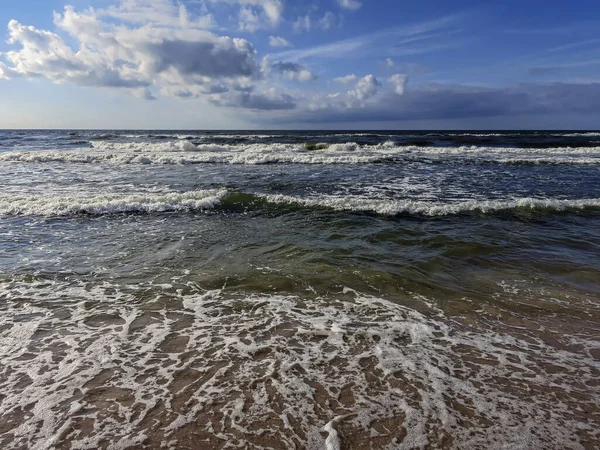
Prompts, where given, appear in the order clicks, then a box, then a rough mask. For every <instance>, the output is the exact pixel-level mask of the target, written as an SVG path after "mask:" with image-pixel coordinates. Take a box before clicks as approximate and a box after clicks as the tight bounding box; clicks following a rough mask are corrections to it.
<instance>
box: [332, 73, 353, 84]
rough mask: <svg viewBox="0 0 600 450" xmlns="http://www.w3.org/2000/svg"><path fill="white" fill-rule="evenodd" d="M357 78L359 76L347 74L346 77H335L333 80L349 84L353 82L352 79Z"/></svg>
mask: <svg viewBox="0 0 600 450" xmlns="http://www.w3.org/2000/svg"><path fill="white" fill-rule="evenodd" d="M356 78H357V76H356V75H354V74H352V75H346V76H345V77H337V78H334V79H333V81H335V82H336V83H343V84H347V83H351V82H352V81H354V80H356Z"/></svg>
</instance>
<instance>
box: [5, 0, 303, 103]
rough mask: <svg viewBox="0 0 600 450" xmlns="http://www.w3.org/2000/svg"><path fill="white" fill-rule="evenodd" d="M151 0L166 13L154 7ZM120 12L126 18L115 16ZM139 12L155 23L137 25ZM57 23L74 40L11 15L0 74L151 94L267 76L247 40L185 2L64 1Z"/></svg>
mask: <svg viewBox="0 0 600 450" xmlns="http://www.w3.org/2000/svg"><path fill="white" fill-rule="evenodd" d="M250 3H252V2H250ZM275 3H277V2H275ZM275 3H273V2H271V3H269V2H263V3H261V5H263V6H266V5H267V4H269V5H270V4H275ZM154 4H156V7H157V10H156V11H158V12H160V13H161V14H156V11H155V10H153V9H152V8H151V5H154ZM134 13H139V14H140V16H139V17H138V16H135V15H134ZM162 13H165V14H166V13H169V14H172V15H171V16H163V15H162ZM107 17H108V18H109V19H106V20H103V18H107ZM117 17H121V18H122V20H123V21H124V22H121V23H115V22H114V19H115V18H117ZM140 17H144V18H146V20H154V19H155V20H157V22H154V23H147V24H144V25H140V26H138V25H137V24H136V23H137V21H138V20H139V19H140ZM125 22H127V23H131V24H133V25H127V24H126V23H125ZM54 23H55V25H56V27H57V29H58V31H59V32H60V31H62V32H65V33H67V34H68V35H69V36H70V37H71V39H70V40H69V42H70V43H71V42H72V43H73V44H75V45H74V46H73V47H71V45H68V44H67V42H66V41H65V39H63V37H61V36H60V35H59V34H57V33H54V32H50V31H46V30H40V29H37V28H35V27H33V26H26V25H23V24H21V23H19V22H17V21H16V20H11V21H10V22H9V24H8V34H9V40H8V42H9V44H11V45H13V46H14V47H16V48H15V49H14V50H11V51H8V52H6V53H4V54H3V55H0V56H3V58H4V60H5V62H2V61H0V78H4V79H10V78H17V77H24V78H47V79H49V80H51V81H53V82H55V83H61V84H67V83H70V84H75V85H79V86H85V87H101V88H121V89H129V90H130V91H131V93H132V94H133V95H135V96H137V97H141V98H146V99H154V98H155V96H154V94H153V93H152V90H153V89H157V90H159V91H160V93H161V95H164V94H165V93H166V94H167V95H173V96H175V97H179V98H184V97H191V96H194V97H198V96H201V95H205V94H210V93H212V92H213V91H214V89H215V86H225V87H226V88H227V89H228V90H229V89H233V88H235V86H242V85H248V84H251V83H252V80H254V81H255V82H258V81H259V80H260V79H262V78H263V77H264V76H265V75H266V73H265V72H264V71H263V67H262V66H261V65H260V64H259V63H258V62H257V52H256V50H255V48H254V46H253V45H252V44H251V43H250V42H249V41H247V40H245V39H240V38H232V37H229V36H218V35H215V34H213V33H212V32H211V31H208V30H206V29H203V28H202V27H201V24H200V21H199V20H198V19H197V18H194V17H190V15H189V14H188V13H187V10H186V9H185V8H184V7H182V6H180V7H174V6H173V4H171V3H170V2H167V1H163V0H159V1H157V2H149V1H145V0H124V1H122V2H120V3H119V4H118V5H117V6H114V7H109V8H107V9H105V10H98V11H96V10H94V9H92V8H89V9H88V10H85V11H83V12H76V11H75V10H74V9H73V7H71V6H67V7H65V10H64V12H63V13H62V14H60V13H55V14H54ZM306 77H307V75H306V74H300V73H299V74H297V75H296V78H297V79H305V78H306ZM193 86H198V88H197V89H191V87H193ZM188 93H190V94H191V95H188ZM249 104H252V101H250V102H249Z"/></svg>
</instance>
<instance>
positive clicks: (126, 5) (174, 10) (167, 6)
mask: <svg viewBox="0 0 600 450" xmlns="http://www.w3.org/2000/svg"><path fill="white" fill-rule="evenodd" d="M67 8H70V9H71V10H72V7H67ZM97 15H98V16H100V17H110V18H114V19H118V20H120V21H122V22H126V23H128V24H135V25H138V24H142V25H143V24H148V23H152V24H153V25H154V26H160V27H178V26H185V27H187V28H198V29H208V28H214V27H216V24H215V22H214V18H213V16H212V15H211V14H204V15H200V16H198V17H196V18H190V15H189V13H188V11H187V8H186V7H185V5H184V4H182V3H178V4H176V3H174V2H172V1H171V0H119V1H118V2H117V4H115V5H111V6H109V7H108V8H105V9H99V10H98V11H97Z"/></svg>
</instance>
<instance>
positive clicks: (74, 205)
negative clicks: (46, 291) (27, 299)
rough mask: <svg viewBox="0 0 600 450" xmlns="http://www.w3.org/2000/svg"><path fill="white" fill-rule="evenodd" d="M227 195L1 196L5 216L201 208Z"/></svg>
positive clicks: (0, 212) (0, 210) (1, 212)
mask: <svg viewBox="0 0 600 450" xmlns="http://www.w3.org/2000/svg"><path fill="white" fill-rule="evenodd" d="M226 194H227V191H225V190H203V191H192V192H185V193H160V194H132V195H115V194H99V195H85V196H84V195H80V196H59V195H57V196H52V197H49V196H33V195H30V196H27V195H0V215H3V216H69V215H75V214H92V215H102V214H116V213H133V212H144V213H152V212H168V211H198V210H206V209H212V208H214V206H215V205H216V204H218V203H219V201H220V200H221V199H222V198H223V197H224V196H225V195H226Z"/></svg>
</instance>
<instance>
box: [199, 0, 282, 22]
mask: <svg viewBox="0 0 600 450" xmlns="http://www.w3.org/2000/svg"><path fill="white" fill-rule="evenodd" d="M208 1H211V2H213V3H227V4H231V5H239V6H240V7H242V9H246V10H248V9H251V10H253V9H254V8H258V9H260V10H261V15H264V18H265V19H266V22H268V23H269V24H270V25H271V26H276V25H279V23H280V22H281V20H282V18H283V9H284V7H283V2H282V1H281V0H208ZM255 14H256V13H255Z"/></svg>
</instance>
